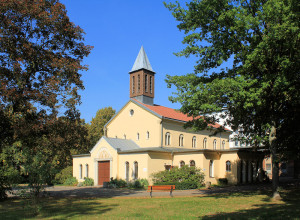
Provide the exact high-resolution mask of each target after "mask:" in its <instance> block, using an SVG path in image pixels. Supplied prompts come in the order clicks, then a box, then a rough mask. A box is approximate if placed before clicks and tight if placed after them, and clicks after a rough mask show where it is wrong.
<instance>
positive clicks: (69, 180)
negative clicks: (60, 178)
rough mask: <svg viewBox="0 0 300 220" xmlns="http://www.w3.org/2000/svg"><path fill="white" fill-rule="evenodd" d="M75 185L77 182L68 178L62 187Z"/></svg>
mask: <svg viewBox="0 0 300 220" xmlns="http://www.w3.org/2000/svg"><path fill="white" fill-rule="evenodd" d="M77 184H78V180H77V179H76V177H69V178H68V179H66V181H65V182H64V185H67V186H76V185H77Z"/></svg>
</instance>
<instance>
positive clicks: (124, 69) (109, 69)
mask: <svg viewBox="0 0 300 220" xmlns="http://www.w3.org/2000/svg"><path fill="white" fill-rule="evenodd" d="M61 2H62V3H63V4H65V5H66V8H67V11H68V16H69V17H70V19H71V21H72V22H74V23H75V24H76V25H79V26H80V27H81V28H82V29H83V30H84V31H85V33H86V35H85V43H86V44H88V45H92V46H94V49H93V50H92V52H91V54H90V55H89V57H88V58H86V59H85V60H84V63H85V64H87V65H88V66H89V70H88V71H86V72H83V73H82V75H83V76H82V80H83V82H84V86H85V90H84V91H82V92H81V93H80V94H81V101H82V104H81V105H80V106H79V110H80V112H81V117H82V118H83V119H85V121H86V122H90V121H91V119H92V117H94V116H95V115H96V112H97V110H99V109H100V108H104V107H108V106H111V107H113V108H114V109H116V110H117V111H119V110H120V109H121V108H122V107H123V106H124V105H125V104H126V102H127V101H128V100H129V74H128V72H129V71H130V70H131V68H132V66H133V64H134V61H135V58H136V56H137V55H138V52H139V50H140V48H141V46H142V45H143V46H144V48H145V51H146V53H147V56H148V58H149V61H150V63H151V66H152V68H153V70H154V71H155V72H156V75H155V99H154V102H155V103H156V104H159V105H164V106H167V107H171V108H179V107H180V106H179V104H172V103H171V102H170V101H169V100H168V97H169V96H171V95H172V91H175V89H168V88H167V84H166V83H165V78H166V75H167V74H169V75H182V74H186V73H190V72H193V69H194V65H195V59H193V58H189V59H186V58H184V57H176V56H175V55H174V54H173V53H174V52H178V51H180V50H181V49H182V48H184V45H183V44H182V43H181V41H182V40H183V37H184V34H183V32H180V31H179V30H178V28H177V27H176V25H177V22H176V21H175V19H174V17H173V16H172V14H171V12H169V11H168V9H166V8H165V7H164V5H163V1H160V0H151V1H150V0H149V1H144V0H126V1H124V0H114V1H108V0H88V1H82V0H72V1H71V0H63V1H61Z"/></svg>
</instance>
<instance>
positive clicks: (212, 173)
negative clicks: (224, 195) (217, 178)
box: [209, 160, 214, 177]
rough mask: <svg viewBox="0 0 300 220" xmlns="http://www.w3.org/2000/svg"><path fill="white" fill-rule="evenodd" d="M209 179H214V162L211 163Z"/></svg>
mask: <svg viewBox="0 0 300 220" xmlns="http://www.w3.org/2000/svg"><path fill="white" fill-rule="evenodd" d="M209 177H214V161H213V160H210V161H209Z"/></svg>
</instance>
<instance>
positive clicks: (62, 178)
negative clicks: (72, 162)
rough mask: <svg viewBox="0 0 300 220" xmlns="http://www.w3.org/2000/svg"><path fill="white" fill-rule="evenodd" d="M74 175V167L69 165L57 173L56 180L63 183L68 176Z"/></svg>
mask: <svg viewBox="0 0 300 220" xmlns="http://www.w3.org/2000/svg"><path fill="white" fill-rule="evenodd" d="M72 176H73V167H72V166H68V167H66V168H64V169H62V170H61V171H60V172H59V173H57V174H56V175H55V182H56V183H60V184H63V183H64V182H65V181H66V180H67V179H68V178H70V177H72Z"/></svg>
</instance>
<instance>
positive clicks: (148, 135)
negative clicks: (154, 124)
mask: <svg viewBox="0 0 300 220" xmlns="http://www.w3.org/2000/svg"><path fill="white" fill-rule="evenodd" d="M146 137H147V140H149V138H150V133H149V131H147V134H146Z"/></svg>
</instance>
